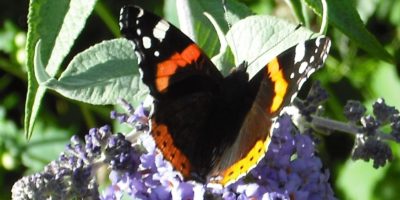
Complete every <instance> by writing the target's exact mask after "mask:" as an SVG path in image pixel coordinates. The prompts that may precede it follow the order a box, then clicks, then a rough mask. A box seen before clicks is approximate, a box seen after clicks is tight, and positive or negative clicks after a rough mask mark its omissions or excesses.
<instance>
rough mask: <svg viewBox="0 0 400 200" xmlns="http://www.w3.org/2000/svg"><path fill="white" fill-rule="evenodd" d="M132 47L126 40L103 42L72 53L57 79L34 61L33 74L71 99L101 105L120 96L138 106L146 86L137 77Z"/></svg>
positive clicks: (135, 60)
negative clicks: (72, 57) (73, 55)
mask: <svg viewBox="0 0 400 200" xmlns="http://www.w3.org/2000/svg"><path fill="white" fill-rule="evenodd" d="M38 49H40V47H39V46H38ZM133 49H134V44H133V42H129V41H128V40H126V39H114V40H110V41H105V42H102V43H99V44H97V45H95V46H93V47H91V48H89V49H87V50H85V51H84V52H82V53H80V54H78V55H77V56H75V57H74V59H73V60H72V61H71V63H70V64H69V65H68V67H67V69H66V70H65V71H64V72H63V73H62V74H61V76H60V78H59V79H58V80H57V79H55V78H52V77H51V76H49V75H48V74H47V73H46V71H45V70H44V69H43V67H41V66H42V65H41V64H40V61H37V63H38V64H36V65H35V67H36V68H35V73H36V77H37V79H38V81H39V83H40V84H41V85H44V86H46V87H48V88H50V89H53V90H55V91H56V92H58V93H60V94H62V95H63V96H65V97H68V98H71V99H74V100H78V101H82V102H86V103H90V104H102V105H104V104H117V102H118V101H119V100H120V99H121V98H123V99H125V100H128V101H129V102H133V104H134V105H137V104H138V103H139V102H141V101H142V100H143V99H144V97H145V96H146V95H147V94H148V89H147V87H146V86H145V85H144V84H143V83H142V81H141V80H140V77H139V71H138V66H137V65H138V61H137V58H136V56H135V54H134V53H133Z"/></svg>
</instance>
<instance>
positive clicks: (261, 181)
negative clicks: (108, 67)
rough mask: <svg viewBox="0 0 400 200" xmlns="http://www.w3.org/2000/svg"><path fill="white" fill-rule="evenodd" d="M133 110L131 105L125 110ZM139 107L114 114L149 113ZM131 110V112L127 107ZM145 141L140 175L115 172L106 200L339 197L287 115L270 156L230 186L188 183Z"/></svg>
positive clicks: (305, 137) (307, 138) (307, 140)
mask: <svg viewBox="0 0 400 200" xmlns="http://www.w3.org/2000/svg"><path fill="white" fill-rule="evenodd" d="M125 107H127V108H129V106H125ZM142 110H143V107H140V108H138V110H137V111H136V112H135V114H134V115H136V116H135V117H132V116H131V117H129V116H125V117H122V116H124V115H125V114H118V113H113V116H114V117H116V118H119V119H120V122H122V123H128V124H134V125H135V126H137V121H135V120H134V121H130V120H128V119H130V118H136V119H143V118H144V117H145V116H138V114H139V115H140V114H144V113H147V112H144V111H142ZM128 111H129V109H128ZM121 119H124V120H121ZM141 141H142V142H145V143H146V144H144V145H143V146H144V147H145V149H146V151H145V153H143V154H142V155H141V156H140V161H141V163H140V164H139V168H138V169H139V170H138V171H129V172H123V173H120V172H118V171H113V172H111V175H110V179H111V180H112V185H111V186H110V187H109V188H108V190H107V191H106V192H105V193H104V194H103V195H102V198H103V199H118V198H119V197H121V196H122V195H123V194H125V195H129V196H131V197H134V198H139V199H261V198H263V199H335V198H334V196H333V192H332V189H331V186H330V184H329V181H328V179H329V172H328V171H327V170H323V169H322V163H321V160H320V159H319V158H318V157H316V156H315V153H314V152H315V149H314V143H313V141H312V139H311V137H310V136H309V135H307V134H300V133H299V132H298V131H297V129H296V128H295V127H294V126H293V125H292V122H291V119H290V117H289V116H288V115H283V116H282V117H280V118H279V119H278V120H277V122H276V123H275V126H274V131H273V137H272V141H271V144H270V146H269V150H268V153H267V154H266V156H265V158H264V159H262V160H261V161H260V163H259V164H258V166H257V167H256V168H255V169H253V170H252V171H251V173H250V174H248V175H247V176H246V177H245V178H242V179H241V180H238V181H237V182H236V183H234V184H232V185H229V186H228V187H225V188H223V187H221V186H219V185H215V184H206V185H203V184H199V183H196V182H194V181H186V182H185V181H184V180H183V178H182V176H181V175H180V174H179V173H177V172H176V171H174V170H173V167H172V166H171V164H170V163H168V162H167V161H165V160H164V159H163V157H162V155H161V154H160V153H159V152H158V150H157V149H156V148H155V144H154V142H153V140H152V139H151V138H149V136H148V135H143V136H142V138H141Z"/></svg>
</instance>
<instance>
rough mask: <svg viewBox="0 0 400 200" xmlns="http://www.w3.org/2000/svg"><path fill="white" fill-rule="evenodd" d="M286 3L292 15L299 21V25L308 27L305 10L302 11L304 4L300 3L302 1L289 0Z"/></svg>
mask: <svg viewBox="0 0 400 200" xmlns="http://www.w3.org/2000/svg"><path fill="white" fill-rule="evenodd" d="M286 3H287V4H289V6H290V8H291V9H292V10H293V13H294V14H295V16H296V17H297V20H299V21H300V23H301V24H303V25H305V26H306V27H308V25H309V22H308V16H307V12H306V10H305V9H304V6H303V5H304V4H303V3H302V1H299V0H290V1H286Z"/></svg>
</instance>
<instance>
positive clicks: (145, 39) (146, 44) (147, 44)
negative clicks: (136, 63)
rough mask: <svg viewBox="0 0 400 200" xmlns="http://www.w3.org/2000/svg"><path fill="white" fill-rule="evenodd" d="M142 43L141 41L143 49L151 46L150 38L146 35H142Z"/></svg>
mask: <svg viewBox="0 0 400 200" xmlns="http://www.w3.org/2000/svg"><path fill="white" fill-rule="evenodd" d="M142 43H143V47H144V48H145V49H148V48H150V47H151V39H150V38H149V37H147V36H144V37H143V38H142Z"/></svg>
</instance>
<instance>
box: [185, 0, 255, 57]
mask: <svg viewBox="0 0 400 200" xmlns="http://www.w3.org/2000/svg"><path fill="white" fill-rule="evenodd" d="M178 6H179V7H178V9H177V11H178V18H179V27H180V29H181V30H182V31H183V32H184V33H185V34H187V35H188V36H189V37H191V38H192V39H194V41H196V43H197V44H198V45H199V46H200V47H201V48H202V49H203V51H204V52H205V53H206V54H207V55H209V56H213V55H215V54H217V53H218V50H219V40H218V36H217V33H216V32H215V30H214V28H213V26H212V24H211V22H210V21H209V20H208V19H207V18H206V17H205V15H204V12H207V13H209V14H210V15H211V16H213V18H214V19H215V20H216V21H217V23H218V25H219V26H220V27H221V28H222V30H223V31H224V32H226V31H227V30H228V24H227V20H228V22H229V23H230V24H233V23H234V22H236V21H238V20H240V19H242V18H244V17H246V16H248V15H250V14H251V12H250V10H249V9H248V8H247V7H245V6H244V5H242V4H240V3H238V2H236V1H230V0H229V1H227V12H226V16H227V17H225V11H224V9H223V6H222V4H221V2H220V1H214V0H190V1H188V0H186V1H180V3H179V5H178ZM185 8H186V9H185Z"/></svg>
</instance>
